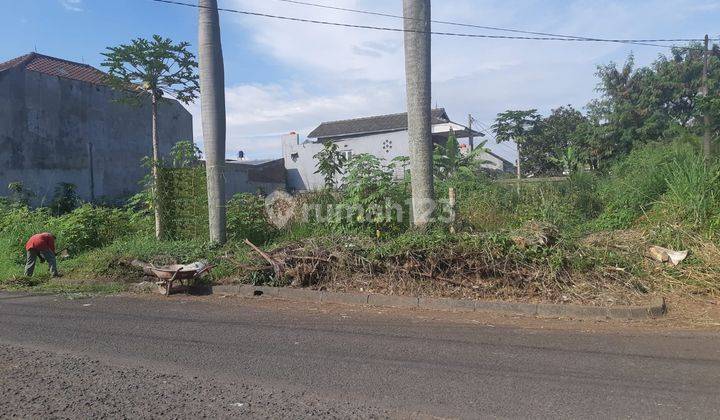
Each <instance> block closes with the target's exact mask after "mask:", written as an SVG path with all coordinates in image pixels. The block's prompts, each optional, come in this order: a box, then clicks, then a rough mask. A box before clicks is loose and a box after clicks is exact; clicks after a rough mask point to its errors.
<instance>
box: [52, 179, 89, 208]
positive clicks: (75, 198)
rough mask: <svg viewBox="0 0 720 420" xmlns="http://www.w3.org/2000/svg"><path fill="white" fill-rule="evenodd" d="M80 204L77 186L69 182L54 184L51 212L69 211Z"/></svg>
mask: <svg viewBox="0 0 720 420" xmlns="http://www.w3.org/2000/svg"><path fill="white" fill-rule="evenodd" d="M81 204H82V200H81V199H80V196H79V195H78V193H77V186H76V185H75V184H71V183H69V182H58V184H57V185H56V186H55V196H54V197H53V200H52V202H51V203H50V208H51V209H52V212H53V214H55V215H61V214H65V213H70V212H71V211H73V210H75V209H76V208H78V207H79V206H80V205H81Z"/></svg>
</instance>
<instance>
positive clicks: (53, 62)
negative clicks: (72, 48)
mask: <svg viewBox="0 0 720 420" xmlns="http://www.w3.org/2000/svg"><path fill="white" fill-rule="evenodd" d="M19 66H22V67H23V68H25V69H26V70H30V71H35V72H38V73H43V74H47V75H50V76H56V77H64V78H66V79H72V80H78V81H81V82H86V83H92V84H96V85H101V84H105V82H104V79H105V73H103V72H102V71H100V70H98V69H96V68H95V67H92V66H90V65H87V64H82V63H76V62H73V61H68V60H63V59H61V58H55V57H50V56H47V55H42V54H38V53H30V54H26V55H23V56H20V57H17V58H14V59H12V60H10V61H6V62H4V63H0V71H3V70H7V69H10V68H15V67H19Z"/></svg>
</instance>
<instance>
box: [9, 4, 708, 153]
mask: <svg viewBox="0 0 720 420" xmlns="http://www.w3.org/2000/svg"><path fill="white" fill-rule="evenodd" d="M186 1H188V2H191V3H193V2H194V0H186ZM310 1H312V2H315V3H321V4H326V5H331V6H339V7H346V8H353V9H362V10H370V11H377V12H383V13H390V14H399V15H401V14H402V1H401V0H310ZM218 2H219V6H220V7H225V8H234V9H241V10H247V11H254V12H261V13H270V14H276V15H283V16H293V17H300V18H308V19H315V20H327V21H333V22H342V23H350V24H360V25H373V26H384V27H394V28H399V27H402V20H400V19H394V18H386V17H379V16H368V15H361V14H355V13H349V12H343V11H334V10H327V9H319V8H313V7H308V6H302V5H295V4H290V3H286V2H283V1H279V0H218ZM0 5H2V10H3V13H2V14H0V39H3V40H4V42H2V43H0V61H5V60H9V59H11V58H14V57H16V56H19V55H22V54H26V53H28V52H31V51H37V52H39V53H41V54H47V55H51V56H55V57H60V58H64V59H68V60H73V61H79V62H84V63H87V64H90V65H93V66H96V67H98V68H100V63H101V62H102V56H101V53H102V52H103V51H104V50H105V49H106V48H107V47H109V46H115V45H118V44H121V43H127V42H128V41H130V40H131V39H133V38H138V37H143V38H149V37H151V36H152V35H153V34H159V35H162V36H164V37H169V38H171V39H173V40H174V41H188V42H190V43H191V44H192V46H191V48H192V49H193V51H195V45H196V43H197V9H195V8H190V7H182V6H175V5H168V4H160V3H156V2H153V1H151V0H23V1H19V0H0ZM432 7H433V9H432V15H433V19H436V20H444V21H453V22H462V23H472V24H477V25H486V26H496V27H505V28H514V29H523V30H530V31H538V32H552V33H558V34H566V35H577V36H585V37H601V38H635V39H637V38H643V39H648V38H652V39H655V38H701V37H703V36H704V35H705V34H706V33H708V34H710V36H711V37H718V36H719V33H720V27H718V26H717V22H720V0H632V1H628V0H620V1H612V0H610V1H607V0H606V1H599V0H435V1H434V2H433V5H432ZM221 26H222V42H223V53H224V57H225V73H226V75H225V76H226V103H227V123H228V137H227V150H228V156H235V155H236V154H237V152H238V151H239V150H243V151H244V152H245V156H246V157H247V158H249V159H255V158H256V159H265V158H273V157H280V156H281V146H280V136H281V135H282V134H283V133H288V132H291V131H295V132H298V133H300V135H301V136H303V137H304V136H306V135H307V134H308V133H309V132H310V131H311V130H312V129H314V128H315V127H316V126H317V125H319V124H320V123H321V122H323V121H331V120H337V119H346V118H357V117H363V116H370V115H379V114H386V113H396V112H404V111H405V84H404V58H403V36H402V33H396V32H384V31H372V30H364V29H350V28H337V27H329V26H321V25H312V24H308V23H299V22H288V21H281V20H274V19H269V18H264V17H256V16H244V15H239V14H231V13H221ZM433 30H435V31H451V32H464V33H480V34H506V33H503V32H494V31H488V30H479V29H474V28H463V27H454V26H444V25H440V24H435V25H433ZM510 35H512V34H510ZM668 51H669V49H667V48H658V47H646V46H638V45H633V46H628V45H622V44H612V43H583V42H577V43H576V42H553V41H525V40H523V41H519V40H490V39H474V38H459V37H447V36H440V35H437V36H433V38H432V83H433V89H432V98H433V99H432V100H433V105H437V106H438V107H444V108H445V109H446V110H447V112H448V114H449V116H450V118H451V119H452V120H454V121H456V122H459V123H464V122H465V121H467V115H468V114H472V115H473V116H474V118H475V119H476V120H477V121H478V123H479V125H480V126H481V127H487V126H489V125H491V124H492V122H493V120H494V118H495V116H496V115H497V114H498V113H499V112H503V111H505V110H508V109H529V108H536V109H538V110H539V111H540V112H541V113H543V114H544V115H547V114H548V113H549V112H550V111H551V110H552V109H553V108H557V107H559V106H562V105H568V104H571V105H573V106H575V107H576V108H579V109H582V108H583V106H584V105H585V104H586V103H587V102H588V101H589V100H591V99H593V98H595V97H597V95H598V93H597V91H596V86H597V80H596V78H595V71H596V67H597V65H600V64H607V63H609V62H611V61H614V62H618V63H622V62H624V61H625V59H626V58H627V56H628V54H630V53H631V52H632V53H633V54H635V58H636V62H637V63H638V64H639V65H645V64H649V63H651V62H652V61H653V60H655V59H656V58H657V57H658V54H660V53H667V52H668ZM188 109H189V110H190V112H191V113H192V114H193V117H194V137H195V138H194V140H195V141H196V142H197V143H198V144H199V145H200V146H201V147H202V130H201V124H200V105H199V102H198V103H195V104H191V105H189V106H188ZM488 146H489V147H490V148H491V149H493V150H494V151H495V152H496V153H498V154H499V155H501V156H503V157H506V158H508V159H511V160H514V159H515V156H516V154H515V151H514V145H512V144H508V143H504V144H500V145H496V144H494V142H493V141H492V140H489V142H488Z"/></svg>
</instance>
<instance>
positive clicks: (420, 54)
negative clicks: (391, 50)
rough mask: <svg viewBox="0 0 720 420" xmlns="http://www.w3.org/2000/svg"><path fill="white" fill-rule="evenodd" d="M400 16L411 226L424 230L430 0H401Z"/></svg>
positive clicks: (429, 191)
mask: <svg viewBox="0 0 720 420" xmlns="http://www.w3.org/2000/svg"><path fill="white" fill-rule="evenodd" d="M403 16H404V17H405V24H404V27H405V31H406V32H405V78H406V83H407V111H408V137H409V143H410V181H411V189H412V212H413V223H414V225H415V226H416V227H424V226H426V225H427V224H428V223H429V222H430V220H431V218H432V212H433V210H434V208H435V202H434V195H435V193H434V188H433V173H432V153H433V143H432V127H431V120H430V118H431V116H430V115H431V110H430V106H431V103H430V101H431V98H430V94H431V93H430V92H431V89H430V0H403Z"/></svg>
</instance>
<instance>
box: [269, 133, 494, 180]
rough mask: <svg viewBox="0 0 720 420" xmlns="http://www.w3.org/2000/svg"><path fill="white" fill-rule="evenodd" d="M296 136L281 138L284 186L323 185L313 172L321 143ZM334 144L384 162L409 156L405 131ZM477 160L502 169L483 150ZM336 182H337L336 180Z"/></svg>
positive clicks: (319, 177) (318, 176) (344, 140)
mask: <svg viewBox="0 0 720 420" xmlns="http://www.w3.org/2000/svg"><path fill="white" fill-rule="evenodd" d="M299 139H300V137H299V136H298V135H297V134H288V135H285V136H283V137H282V148H283V159H284V160H285V169H286V170H287V183H288V188H289V189H290V190H295V191H306V190H316V189H320V188H323V187H324V186H325V182H324V180H323V177H322V175H321V174H316V173H315V171H317V162H316V161H315V159H314V158H313V156H315V154H317V153H318V152H319V151H320V150H322V148H323V145H322V144H321V143H311V142H307V143H302V144H299ZM335 143H336V144H337V145H338V149H339V150H340V151H341V152H342V151H349V152H351V153H352V155H353V156H356V155H359V154H363V153H367V154H371V155H373V156H376V157H378V158H380V159H382V160H383V161H384V163H385V164H386V165H387V164H389V163H390V162H391V161H392V160H393V159H395V158H396V157H399V156H409V155H410V149H409V142H408V132H407V131H395V132H391V133H381V134H370V135H366V136H360V137H352V138H347V139H342V140H337V141H336V142H335ZM481 159H483V160H487V161H489V163H488V164H486V165H484V166H485V167H487V168H488V169H493V170H499V171H502V170H503V161H502V160H501V159H498V158H497V157H495V156H492V155H490V154H487V153H483V154H482V155H481ZM403 175H404V174H403V173H402V168H396V172H395V177H396V178H402V176H403ZM338 178H340V177H338ZM337 181H338V182H339V181H340V179H338V180H337Z"/></svg>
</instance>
